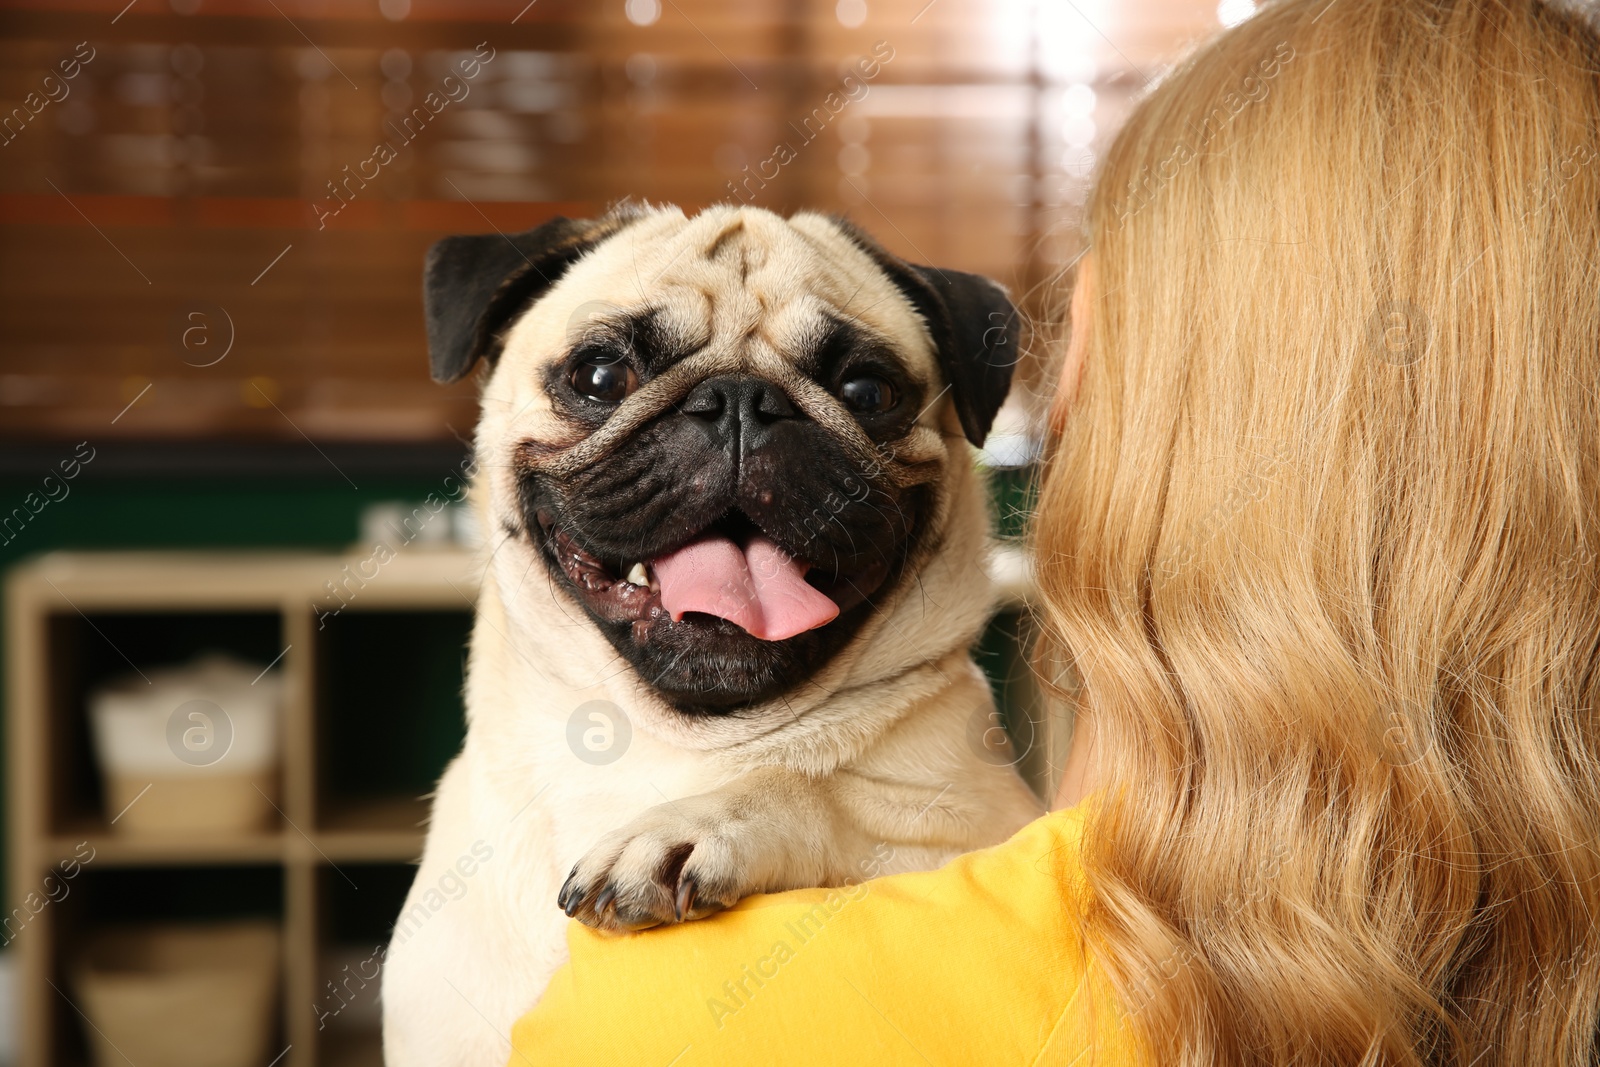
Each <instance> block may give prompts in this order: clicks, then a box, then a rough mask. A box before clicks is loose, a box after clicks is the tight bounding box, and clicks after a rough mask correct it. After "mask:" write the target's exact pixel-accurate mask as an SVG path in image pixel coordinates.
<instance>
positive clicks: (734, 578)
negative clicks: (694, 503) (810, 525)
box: [535, 509, 889, 642]
mask: <svg viewBox="0 0 1600 1067" xmlns="http://www.w3.org/2000/svg"><path fill="white" fill-rule="evenodd" d="M535 519H536V521H537V523H538V525H539V528H540V530H541V532H542V533H543V535H544V540H545V547H546V550H547V551H548V552H549V554H550V556H551V558H552V559H553V561H554V562H555V564H556V566H557V568H558V569H559V570H560V571H561V573H562V574H563V575H565V577H566V578H567V580H568V582H570V583H571V585H572V586H573V588H574V589H575V590H577V592H578V593H579V594H580V595H581V596H582V598H583V599H584V601H585V603H586V604H587V606H588V607H589V609H590V610H591V611H593V612H594V613H595V614H596V615H597V616H598V617H600V618H601V619H603V620H605V621H607V622H612V623H624V622H626V623H631V624H632V630H633V637H634V639H635V640H636V641H639V642H643V641H646V640H648V639H649V638H650V637H651V634H652V631H653V630H655V629H656V628H657V627H658V626H671V627H674V628H678V627H692V628H705V629H707V630H709V631H716V632H719V633H727V632H728V630H729V624H731V625H732V626H733V627H737V628H738V630H742V631H743V632H744V633H745V634H748V635H749V636H751V637H754V638H756V639H758V640H760V641H769V642H778V641H785V640H788V639H789V638H791V637H795V636H797V635H799V634H802V633H805V632H807V631H810V630H816V629H820V628H822V627H826V626H827V625H828V624H829V623H831V622H833V621H834V620H835V619H836V618H838V617H839V616H840V615H842V614H844V613H845V612H848V611H849V610H850V609H852V608H854V607H857V606H858V605H860V604H861V603H863V602H864V601H865V600H866V599H867V598H868V597H870V596H871V595H872V594H873V593H874V592H876V591H877V589H878V587H879V586H881V585H882V584H883V582H884V579H885V578H886V577H887V576H888V573H889V566H888V563H887V561H876V562H873V563H871V564H868V565H866V566H864V567H861V568H858V569H856V570H854V571H850V572H840V571H838V570H836V569H830V568H825V567H823V566H819V565H817V564H816V563H814V562H813V561H811V560H807V559H804V558H802V557H800V556H798V555H796V554H794V553H792V552H789V551H788V550H786V549H785V548H783V547H782V546H781V545H779V544H778V543H777V542H776V541H774V540H773V539H772V538H771V537H769V536H768V535H767V534H766V532H765V531H763V530H762V529H761V528H760V527H759V526H757V525H756V524H755V523H754V522H752V521H751V520H750V519H749V518H747V517H746V516H745V515H744V513H743V512H741V511H739V510H738V509H732V510H730V511H728V512H727V513H725V514H724V515H723V516H722V517H721V518H719V519H718V520H717V521H716V522H713V523H711V524H710V525H709V526H707V527H705V528H704V529H702V530H700V531H699V532H697V533H696V534H694V535H693V536H692V537H690V538H689V539H688V540H687V541H685V542H683V543H682V544H680V545H678V546H677V547H675V548H673V549H672V550H671V551H667V552H662V553H659V554H657V555H653V556H650V557H648V558H623V557H615V558H602V557H601V556H597V555H595V554H593V553H591V552H589V551H588V550H586V549H584V548H583V547H582V546H581V545H580V544H579V543H578V541H577V539H576V538H574V537H573V536H572V535H571V534H570V533H569V532H568V531H567V530H565V529H563V528H562V527H561V526H560V525H559V524H558V523H557V522H556V521H555V519H554V517H553V516H552V515H551V514H550V513H549V512H548V511H546V510H544V509H539V510H537V511H536V513H535Z"/></svg>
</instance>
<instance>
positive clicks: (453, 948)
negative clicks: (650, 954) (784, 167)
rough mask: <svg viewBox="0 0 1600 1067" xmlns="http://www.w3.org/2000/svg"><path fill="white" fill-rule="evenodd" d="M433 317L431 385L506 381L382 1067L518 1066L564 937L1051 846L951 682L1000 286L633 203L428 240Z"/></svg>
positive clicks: (492, 430) (988, 603) (780, 226)
mask: <svg viewBox="0 0 1600 1067" xmlns="http://www.w3.org/2000/svg"><path fill="white" fill-rule="evenodd" d="M424 296H425V306H426V319H427V328H428V345H429V357H430V361H431V366H432V372H433V376H434V378H435V379H437V380H439V381H442V382H453V381H456V380H458V379H460V378H462V377H464V376H465V375H467V374H468V373H469V372H471V371H472V370H473V368H474V366H475V365H476V364H477V363H478V362H479V361H480V360H484V361H487V362H488V363H489V364H490V367H489V371H488V374H487V377H486V380H485V382H484V385H483V394H482V415H481V421H480V422H479V425H478V430H477V438H476V443H475V460H476V466H477V473H476V475H475V477H474V482H473V489H472V494H473V502H474V507H475V508H476V509H477V512H478V515H479V517H480V519H481V520H482V523H483V528H484V529H485V530H486V531H489V532H490V536H489V537H488V538H487V542H488V543H487V546H486V554H487V560H486V563H485V572H484V575H483V581H482V586H481V592H480V594H479V599H478V603H477V616H476V621H475V624H474V627H473V630H472V637H471V643H470V650H469V660H468V671H467V681H466V690H465V703H466V711H467V723H468V729H467V736H466V741H465V743H464V745H463V747H462V750H461V753H460V755H458V756H457V757H456V758H455V759H454V761H453V762H451V764H450V765H449V767H448V769H447V770H446V771H445V773H444V776H443V778H442V779H441V780H440V782H439V786H438V791H437V793H436V794H435V796H434V799H433V809H432V817H431V820H430V826H429V831H428V837H427V843H426V846H425V849H424V852H423V856H422V861H421V865H420V867H419V869H418V871H417V875H416V881H415V884H414V886H413V887H412V890H411V893H410V896H409V897H408V899H407V901H406V905H405V911H404V912H403V913H402V914H401V916H400V918H399V920H398V922H397V924H396V929H395V935H394V939H393V941H392V943H391V945H390V947H389V949H388V954H387V958H386V960H385V966H384V978H383V992H382V996H383V1009H384V1011H383V1015H384V1052H385V1057H386V1059H387V1062H388V1064H389V1065H390V1067H447V1065H462V1067H485V1065H488V1064H504V1063H505V1062H506V1060H507V1057H508V1055H509V1053H510V1044H509V1034H510V1030H511V1026H512V1023H513V1022H514V1021H515V1020H516V1018H517V1017H518V1016H519V1015H520V1014H522V1013H523V1012H525V1011H527V1010H528V1009H529V1008H531V1007H532V1006H533V1005H534V1003H535V1002H536V1001H537V1000H538V998H539V996H540V994H541V992H542V991H543V989H544V988H545V986H546V984H547V982H548V981H549V979H550V977H551V975H552V973H553V972H554V971H555V970H556V969H557V968H558V967H559V966H560V965H561V963H562V962H563V960H564V959H565V957H566V941H565V925H566V923H567V920H568V918H569V917H576V918H577V919H579V920H580V921H582V922H584V923H587V924H588V925H590V926H593V927H597V928H600V929H603V930H610V931H635V930H642V929H644V928H646V927H650V926H654V925H657V924H662V923H677V922H685V921H689V920H693V919H697V918H700V917H702V916H705V915H709V914H711V913H713V912H715V911H717V910H719V909H722V908H726V907H729V906H730V905H732V904H734V903H735V902H737V901H738V900H740V899H741V898H743V897H745V896H747V895H750V894H752V893H763V892H774V891H778V890H784V889H792V888H799V887H811V886H829V885H842V884H847V883H852V882H856V881H860V880H862V879H863V877H864V876H865V875H866V874H890V873H896V872H902V871H913V870H923V869H929V868H934V867H938V866H939V865H940V864H942V863H944V862H945V861H946V860H948V859H950V858H951V857H953V856H955V855H957V854H958V853H961V852H965V851H968V850H971V849H974V848H979V847H983V846H987V845H992V844H995V843H997V842H1000V841H1003V840H1005V839H1006V838H1007V837H1009V836H1010V835H1011V834H1013V833H1014V832H1015V831H1016V830H1018V829H1019V828H1021V827H1022V826H1023V825H1024V824H1026V823H1027V822H1029V821H1030V820H1032V819H1034V818H1035V817H1037V816H1038V815H1040V814H1041V813H1042V812H1043V810H1044V809H1043V806H1042V804H1041V802H1040V800H1039V798H1038V797H1037V796H1035V795H1034V793H1033V792H1032V791H1031V790H1030V789H1029V788H1028V786H1027V785H1025V784H1024V783H1023V781H1022V780H1021V778H1020V777H1019V776H1018V775H1017V774H1016V773H1015V771H1014V769H1013V762H1014V761H1013V760H1012V759H1011V758H1009V752H1008V751H1006V750H1005V749H1006V742H1005V741H1004V738H1003V733H1002V732H1001V731H996V730H993V729H984V727H985V726H986V725H988V724H991V723H993V722H994V721H996V720H995V719H994V714H995V713H994V706H993V703H992V699H991V696H990V691H989V687H988V685H987V684H986V682H985V679H984V676H983V675H982V673H980V671H979V670H978V668H977V666H976V665H975V664H974V662H973V660H972V658H971V656H970V654H969V649H970V648H971V646H972V645H973V643H974V641H975V639H976V637H977V636H978V633H979V631H980V629H981V628H982V626H983V625H984V624H985V622H986V620H987V619H988V618H989V617H990V614H991V612H992V609H993V606H994V593H993V586H992V584H991V581H990V579H989V577H988V576H987V572H986V570H985V562H986V554H987V552H988V551H989V549H990V525H991V524H990V517H989V514H988V509H987V507H986V504H985V500H986V494H985V486H984V483H983V481H982V479H981V478H980V477H979V476H978V474H977V473H976V471H975V470H974V467H973V461H972V449H971V447H970V446H972V445H977V444H981V443H982V441H983V439H984V437H985V435H986V434H987V432H988V430H989V427H990V424H991V422H992V421H993V419H994V415H995V412H996V410H997V409H998V408H999V406H1000V404H1001V402H1002V401H1003V400H1004V398H1005V395H1006V392H1007V389H1008V387H1009V384H1010V377H1011V370H1012V365H1013V364H1014V363H1015V361H1016V353H1017V349H1018V345H1019V340H1018V338H1017V336H1016V332H1017V326H1018V323H1017V312H1016V310H1015V309H1014V308H1013V307H1012V305H1011V303H1010V301H1009V300H1008V299H1007V297H1006V295H1005V293H1004V291H1003V290H1002V289H1001V288H1000V287H999V286H998V285H996V284H995V283H993V282H991V281H988V280H987V279H984V278H980V277H977V276H975V275H971V274H964V273H961V272H958V271H953V270H938V269H935V268H932V267H926V266H918V265H912V264H910V263H907V262H905V261H903V260H901V259H899V258H897V257H895V256H893V255H891V254H889V253H888V252H886V251H885V250H884V249H882V248H881V247H879V246H878V245H877V244H876V243H875V242H873V241H872V240H871V239H870V238H869V237H867V236H866V235H865V234H864V233H862V232H861V231H860V230H858V229H856V228H854V227H853V226H851V225H850V224H848V223H846V222H843V221H840V220H837V219H833V218H829V217H826V216H823V215H820V214H812V213H800V214H796V215H794V216H792V217H790V218H787V219H786V218H783V217H781V216H779V215H776V214H773V213H771V212H768V211H764V210H760V209H757V208H753V207H743V206H719V207H713V208H709V209H707V210H705V211H703V212H701V213H699V214H698V215H695V216H693V217H686V216H685V215H684V214H683V213H682V212H681V211H679V210H678V209H676V208H673V207H651V206H638V205H634V206H624V207H621V208H618V209H613V210H612V211H611V212H609V213H608V214H606V215H605V216H604V217H601V218H598V219H593V220H574V219H565V218H557V219H554V220H552V221H550V222H548V223H546V224H544V225H542V226H539V227H538V228H536V229H533V230H530V231H528V232H526V233H519V234H514V235H510V236H505V235H501V234H488V235H482V236H462V237H449V238H446V239H444V240H443V241H440V242H439V243H438V244H437V245H435V246H434V247H433V249H432V250H431V251H430V253H429V255H428V259H427V265H426V270H425V286H424ZM975 724H977V726H978V728H977V729H974V725H975ZM975 738H979V739H983V740H976V741H975V740H974V739H975ZM996 746H998V747H996ZM997 756H998V758H997ZM644 936H648V935H644ZM676 980H678V979H677V977H676V976H671V975H663V976H662V981H663V982H668V981H676ZM708 995H709V993H708Z"/></svg>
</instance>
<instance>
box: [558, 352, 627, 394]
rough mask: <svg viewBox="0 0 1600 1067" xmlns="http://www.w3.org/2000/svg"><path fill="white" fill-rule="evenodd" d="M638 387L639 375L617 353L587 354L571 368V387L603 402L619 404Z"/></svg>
mask: <svg viewBox="0 0 1600 1067" xmlns="http://www.w3.org/2000/svg"><path fill="white" fill-rule="evenodd" d="M638 387H639V376H638V375H636V374H634V373H633V368H632V367H630V366H628V364H627V362H626V361H624V360H622V359H620V358H618V357H617V356H613V355H600V354H597V355H593V356H589V357H587V358H586V359H584V360H583V361H582V362H581V363H579V364H578V365H577V366H576V367H573V368H572V388H573V389H574V390H576V391H577V392H578V393H579V394H580V395H582V396H586V397H588V398H589V399H590V400H598V401H600V402H601V403H603V404H620V403H622V399H623V397H625V396H627V395H628V394H629V393H631V392H633V391H634V390H635V389H637V388H638Z"/></svg>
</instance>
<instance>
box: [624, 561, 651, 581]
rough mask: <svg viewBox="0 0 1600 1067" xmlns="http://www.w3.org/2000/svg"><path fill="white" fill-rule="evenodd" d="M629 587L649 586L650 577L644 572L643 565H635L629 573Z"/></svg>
mask: <svg viewBox="0 0 1600 1067" xmlns="http://www.w3.org/2000/svg"><path fill="white" fill-rule="evenodd" d="M628 584H629V585H649V584H650V576H649V575H648V574H646V573H645V572H644V564H643V563H635V564H634V565H633V567H632V568H631V569H629V571H628Z"/></svg>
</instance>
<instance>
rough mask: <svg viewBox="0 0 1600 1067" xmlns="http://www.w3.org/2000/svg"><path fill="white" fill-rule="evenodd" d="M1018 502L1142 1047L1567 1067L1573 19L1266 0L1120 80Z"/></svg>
mask: <svg viewBox="0 0 1600 1067" xmlns="http://www.w3.org/2000/svg"><path fill="white" fill-rule="evenodd" d="M1089 229H1090V233H1089V237H1090V241H1091V247H1092V252H1093V259H1094V284H1093V294H1092V306H1091V313H1092V319H1091V321H1092V326H1091V329H1090V337H1089V341H1088V351H1087V357H1086V361H1085V364H1084V372H1083V376H1082V381H1081V385H1080V387H1079V391H1078V394H1077V397H1076V400H1075V403H1074V405H1073V407H1072V411H1071V414H1070V416H1069V418H1068V422H1067V425H1066V427H1065V430H1064V434H1063V437H1062V439H1061V441H1060V442H1059V444H1058V446H1057V449H1056V452H1055V455H1054V456H1053V458H1052V462H1051V465H1050V469H1049V473H1048V475H1047V477H1046V480H1045V485H1044V488H1043V491H1042V494H1041V504H1040V515H1041V517H1042V521H1041V522H1040V523H1039V524H1038V529H1037V532H1036V537H1037V548H1038V553H1039V572H1040V581H1041V585H1042V588H1043V591H1044V594H1045V596H1044V601H1045V605H1044V608H1043V611H1042V613H1041V615H1042V622H1043V624H1044V630H1045V634H1046V638H1045V642H1044V650H1045V651H1046V652H1051V651H1064V652H1065V653H1066V654H1068V655H1070V656H1071V657H1072V659H1073V661H1074V662H1075V664H1076V667H1077V669H1078V673H1079V675H1080V677H1081V679H1082V688H1081V693H1080V696H1079V699H1080V700H1081V702H1082V706H1083V708H1084V713H1085V714H1087V715H1090V716H1092V717H1093V719H1094V721H1095V724H1096V731H1097V734H1098V737H1099V749H1100V751H1101V752H1102V753H1104V756H1105V759H1106V763H1105V764H1104V765H1103V768H1102V771H1101V773H1102V775H1103V777H1102V779H1101V781H1102V782H1103V783H1104V784H1105V786H1106V789H1105V790H1104V793H1103V795H1104V798H1105V804H1104V805H1103V806H1102V807H1101V808H1100V809H1099V810H1098V812H1097V816H1096V818H1095V820H1094V821H1093V822H1092V823H1091V830H1090V833H1089V835H1088V848H1087V854H1086V863H1087V864H1088V867H1089V871H1090V876H1091V879H1092V884H1093V886H1094V888H1095V890H1096V892H1095V903H1094V904H1093V906H1092V910H1091V914H1090V916H1089V924H1088V933H1089V936H1090V943H1091V945H1092V946H1093V947H1094V949H1095V951H1096V954H1097V955H1098V956H1099V958H1100V959H1101V960H1102V962H1103V964H1104V966H1105V967H1106V968H1107V969H1108V970H1109V971H1110V972H1111V975H1112V978H1113V981H1114V983H1115V984H1116V986H1117V988H1118V990H1119V992H1120V993H1121V995H1122V998H1123V1000H1124V1003H1125V1007H1126V1009H1127V1011H1128V1012H1129V1016H1130V1018H1131V1020H1132V1022H1133V1023H1134V1025H1135V1026H1136V1028H1137V1029H1138V1031H1139V1032H1140V1033H1141V1034H1142V1036H1143V1037H1144V1039H1145V1041H1146V1043H1147V1044H1148V1045H1149V1047H1150V1048H1151V1050H1152V1052H1153V1054H1154V1061H1155V1062H1157V1063H1160V1064H1163V1065H1167V1064H1179V1063H1182V1064H1196V1065H1198V1064H1208V1065H1209V1064H1216V1063H1230V1064H1231V1063H1241V1064H1242V1063H1250V1064H1274V1065H1276V1064H1290V1063H1293V1064H1313V1063H1316V1064H1322V1063H1327V1064H1358V1063H1359V1064H1430V1065H1444V1064H1449V1065H1455V1067H1468V1065H1476V1067H1488V1065H1493V1064H1508V1065H1509V1064H1517V1065H1521V1064H1538V1065H1546V1064H1550V1065H1577V1064H1580V1063H1582V1064H1589V1063H1594V1062H1597V1057H1600V1051H1597V1044H1596V1040H1595V1032H1596V1022H1597V1017H1600V924H1597V918H1600V852H1597V850H1600V725H1597V707H1596V698H1597V695H1600V670H1597V658H1596V657H1597V649H1600V564H1597V555H1596V554H1597V552H1600V529H1597V528H1596V524H1597V521H1600V508H1597V504H1600V399H1597V397H1596V390H1597V389H1600V43H1597V39H1596V36H1595V34H1594V32H1593V30H1592V29H1591V28H1590V27H1589V26H1587V25H1586V24H1585V23H1583V22H1582V21H1580V19H1579V17H1578V16H1576V15H1574V14H1571V13H1566V12H1563V11H1562V10H1561V9H1559V8H1556V7H1552V6H1548V5H1546V4H1544V3H1541V2H1535V0H1331V2H1330V0H1284V2H1280V3H1276V4H1270V5H1268V6H1266V7H1264V8H1263V9H1262V11H1261V12H1260V13H1259V14H1257V15H1256V16H1255V17H1254V18H1252V19H1250V20H1249V21H1247V22H1246V23H1244V24H1243V25H1241V26H1239V27H1238V28H1236V29H1234V30H1232V31H1230V32H1229V33H1227V34H1225V35H1224V36H1222V37H1221V38H1219V39H1218V40H1217V41H1215V42H1214V43H1212V44H1211V45H1210V46H1208V47H1206V48H1204V49H1202V50H1201V51H1200V52H1198V53H1197V54H1196V55H1195V56H1193V57H1191V58H1190V59H1189V60H1188V61H1186V62H1185V63H1184V64H1182V65H1181V66H1180V67H1179V68H1178V69H1177V70H1175V71H1174V72H1172V73H1171V74H1170V75H1169V76H1167V77H1166V78H1165V79H1164V80H1163V81H1162V83H1161V84H1160V85H1158V86H1157V87H1156V88H1154V89H1153V90H1152V91H1151V92H1150V93H1149V94H1148V96H1147V97H1146V98H1145V99H1144V100H1143V101H1142V102H1141V103H1140V104H1139V106H1138V107H1137V108H1136V109H1135V111H1134V113H1133V115H1132V117H1131V118H1130V120H1129V121H1128V123H1127V125H1126V126H1125V127H1124V128H1123V129H1122V130H1121V132H1120V133H1119V135H1118V136H1117V138H1116V140H1115V143H1114V144H1113V145H1112V147H1111V148H1110V150H1109V152H1108V154H1107V155H1106V157H1105V159H1104V160H1103V163H1102V167H1101V171H1100V175H1099V178H1098V180H1097V184H1096V189H1095V192H1094V195H1093V197H1092V201H1091V207H1090V221H1089Z"/></svg>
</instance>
